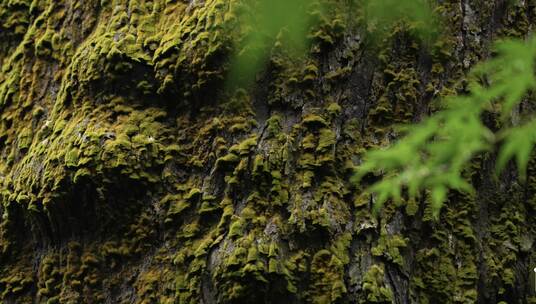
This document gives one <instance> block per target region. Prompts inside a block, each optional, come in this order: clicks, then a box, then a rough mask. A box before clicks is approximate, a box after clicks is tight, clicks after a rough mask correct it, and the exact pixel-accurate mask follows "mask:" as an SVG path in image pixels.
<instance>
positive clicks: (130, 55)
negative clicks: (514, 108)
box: [0, 0, 536, 304]
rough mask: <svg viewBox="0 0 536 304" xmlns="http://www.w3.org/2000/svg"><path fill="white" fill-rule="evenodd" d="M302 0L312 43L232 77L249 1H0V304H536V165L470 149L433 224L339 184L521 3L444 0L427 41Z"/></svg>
mask: <svg viewBox="0 0 536 304" xmlns="http://www.w3.org/2000/svg"><path fill="white" fill-rule="evenodd" d="M318 1H319V2H324V3H328V4H330V5H329V9H328V10H326V11H324V12H314V11H313V12H311V13H312V14H314V15H315V18H316V20H318V23H317V24H315V25H314V27H313V28H312V29H311V33H310V35H309V36H310V38H311V48H310V54H308V55H309V56H308V57H307V58H301V59H296V58H289V57H288V55H287V54H285V52H283V51H282V50H280V48H278V47H277V45H278V41H276V42H275V44H274V48H273V50H272V52H271V58H270V62H269V64H268V65H267V68H266V69H265V70H264V71H263V72H262V73H259V75H258V76H257V78H258V79H257V83H256V84H254V85H252V86H251V87H249V88H244V89H241V90H237V91H236V92H229V91H226V90H225V88H226V83H225V81H226V79H225V76H226V73H227V70H228V67H229V58H230V55H231V54H232V49H233V45H234V41H233V39H234V38H236V37H237V36H240V33H241V32H240V30H239V29H238V26H239V21H238V20H239V14H240V12H242V11H244V10H246V9H247V7H248V6H247V5H248V4H247V2H246V1H238V0H207V1H180V0H177V1H170V0H166V1H164V0H153V1H148V0H99V1H97V0H88V1H70V0H66V1H51V0H40V1H37V0H35V1H25V0H9V1H0V202H1V204H0V215H1V217H0V302H2V303H205V304H208V303H318V304H323V303H392V302H395V303H474V302H480V303H498V302H501V301H503V302H505V303H535V302H536V299H535V298H534V297H531V294H530V292H529V290H530V289H529V283H530V281H529V278H530V277H529V270H530V269H532V268H533V267H534V265H532V264H531V263H534V261H536V257H535V256H534V254H533V253H532V252H533V244H534V238H535V235H536V234H535V229H536V221H535V220H534V212H535V209H536V202H535V201H534V199H533V198H534V197H536V196H535V194H536V180H535V178H536V163H535V162H534V160H532V161H531V163H530V166H529V178H528V179H527V183H526V184H524V185H519V184H517V182H516V181H515V179H513V178H510V177H508V176H504V177H501V178H500V179H499V180H496V179H492V178H491V173H490V172H488V171H489V169H488V168H490V167H491V161H492V159H493V157H492V156H488V155H485V156H482V157H481V158H479V159H475V160H474V162H473V163H472V164H471V165H470V166H469V167H468V168H467V175H468V178H471V179H472V180H473V183H474V184H475V186H476V188H477V189H478V194H477V195H475V196H468V195H462V194H459V193H452V194H451V195H450V196H449V198H448V202H447V203H446V205H445V207H444V209H443V210H442V212H441V218H440V220H438V221H435V220H433V219H432V213H431V210H430V208H429V204H427V202H426V201H425V200H424V201H419V202H416V201H408V202H400V203H398V204H394V203H388V204H387V205H386V207H385V208H384V209H383V211H382V213H381V214H380V216H379V217H374V216H373V215H372V212H371V203H372V202H371V198H370V197H366V196H364V195H362V192H363V187H364V186H365V184H366V183H369V182H372V181H373V180H374V178H375V177H373V176H371V177H367V178H366V179H365V182H364V184H363V185H357V184H354V183H353V182H352V181H351V176H352V172H353V170H354V168H355V166H357V165H358V164H359V163H360V159H361V156H362V153H363V151H365V150H366V149H369V148H372V147H379V146H383V145H387V144H389V143H390V142H391V141H392V140H393V138H394V137H396V133H395V132H394V128H393V124H398V123H405V122H411V121H415V120H418V119H420V118H421V117H422V115H424V114H426V113H427V112H428V109H430V108H433V106H434V105H433V104H432V103H431V100H432V99H433V98H435V97H438V96H441V95H447V94H452V92H456V91H457V90H461V89H463V88H461V87H460V83H463V81H462V82H460V79H463V77H464V75H465V73H466V72H467V70H468V69H469V68H470V66H471V65H473V64H475V63H476V62H477V61H478V60H480V59H482V58H485V57H486V56H488V55H489V48H488V47H489V45H490V42H491V40H490V39H491V38H492V37H497V36H515V37H523V36H525V35H527V32H528V30H529V29H530V28H531V27H532V26H533V25H534V24H535V21H536V20H534V19H533V18H534V16H536V14H535V13H536V12H534V5H533V3H532V2H531V1H519V3H517V2H516V3H515V4H512V5H504V3H503V2H504V1H487V2H485V1H465V2H463V3H458V2H452V1H450V2H445V1H441V2H440V5H439V7H438V8H437V11H438V12H439V13H440V14H441V15H442V16H443V18H444V23H445V27H446V29H445V31H444V33H443V35H442V36H440V38H438V41H436V42H435V43H434V44H433V45H432V46H430V45H429V44H428V43H425V42H423V41H421V40H419V38H417V37H415V36H414V35H413V34H411V31H408V29H407V28H406V27H404V26H403V25H399V26H397V27H396V28H395V29H393V30H392V31H391V34H390V36H389V37H386V38H385V39H384V41H381V42H380V43H379V44H370V43H368V39H367V37H368V36H367V35H371V33H369V32H367V29H365V28H363V27H362V26H360V24H359V22H356V16H355V14H354V13H352V10H350V9H348V7H347V6H346V5H347V1H338V0H337V1H326V0H318ZM484 2H485V3H484ZM477 12H478V13H477ZM357 19H359V18H357ZM462 29H463V30H462ZM260 30H262V29H260Z"/></svg>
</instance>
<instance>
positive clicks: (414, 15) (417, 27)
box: [360, 0, 440, 41]
mask: <svg viewBox="0 0 536 304" xmlns="http://www.w3.org/2000/svg"><path fill="white" fill-rule="evenodd" d="M360 7H361V9H362V11H363V15H364V21H365V25H366V27H367V30H368V32H370V33H372V35H371V37H369V38H370V39H371V40H373V41H374V40H379V39H382V38H384V37H386V36H388V35H389V34H390V32H391V30H392V29H393V27H395V26H397V25H399V24H400V23H403V24H404V25H405V26H406V28H407V30H408V31H409V32H413V33H415V34H416V35H418V36H420V37H421V38H422V39H424V40H426V39H431V38H433V37H434V36H435V35H437V33H438V30H439V29H440V28H439V25H438V21H439V16H438V15H436V14H435V13H434V9H433V8H434V4H433V3H432V2H431V1H429V0H365V1H363V3H362V4H361V6H360Z"/></svg>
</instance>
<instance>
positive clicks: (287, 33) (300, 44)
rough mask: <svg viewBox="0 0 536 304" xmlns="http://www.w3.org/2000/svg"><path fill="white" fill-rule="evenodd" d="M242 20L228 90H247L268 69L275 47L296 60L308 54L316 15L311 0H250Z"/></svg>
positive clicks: (241, 17) (247, 2) (232, 60)
mask: <svg viewBox="0 0 536 304" xmlns="http://www.w3.org/2000/svg"><path fill="white" fill-rule="evenodd" d="M246 4H248V5H249V7H250V8H251V9H249V10H244V11H243V14H242V15H241V16H240V35H241V37H239V39H238V41H237V45H236V46H235V49H236V51H235V54H234V56H233V57H232V59H231V65H230V71H229V75H228V77H227V79H228V83H227V85H228V86H229V87H231V88H232V87H237V86H243V87H247V86H248V85H249V84H251V83H252V82H254V81H255V76H256V74H257V73H258V72H260V71H261V70H262V69H263V68H264V66H265V65H266V63H267V61H268V59H269V58H270V53H271V50H272V48H273V47H274V44H275V43H276V41H277V42H279V43H280V45H281V46H282V48H283V49H284V50H285V51H287V52H289V53H290V54H291V55H292V56H293V57H298V56H300V55H303V54H306V53H307V48H308V46H309V40H308V38H307V34H308V31H309V29H310V27H311V26H312V24H313V22H312V21H313V15H312V14H309V13H308V8H310V6H311V1H310V0H292V1H287V0H248V1H246Z"/></svg>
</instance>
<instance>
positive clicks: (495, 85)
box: [355, 37, 536, 217]
mask: <svg viewBox="0 0 536 304" xmlns="http://www.w3.org/2000/svg"><path fill="white" fill-rule="evenodd" d="M495 51H496V56H495V57H494V58H493V59H491V60H489V61H486V62H483V63H481V64H479V65H477V66H476V67H475V68H474V69H473V70H472V72H471V73H470V75H469V79H470V80H469V81H470V83H469V85H468V87H469V93H468V94H466V95H459V96H452V97H449V98H446V99H445V100H443V101H442V105H443V108H442V109H441V110H439V111H438V112H436V113H434V114H433V115H431V116H430V117H428V118H426V119H424V120H423V121H422V122H421V123H419V124H416V125H412V126H406V127H404V128H403V129H404V130H403V131H404V133H405V134H406V135H405V136H404V137H402V138H400V139H399V140H398V141H397V142H396V143H394V144H393V145H391V146H390V147H387V148H385V149H379V150H372V151H369V152H367V153H366V155H365V156H364V162H363V163H362V164H361V165H360V167H359V168H358V169H357V173H356V176H355V177H356V179H357V180H361V179H362V178H363V177H364V176H365V175H367V174H369V173H374V174H382V175H383V178H382V179H381V180H380V181H379V182H377V183H375V184H373V185H372V186H371V187H370V188H368V190H367V191H368V192H370V193H373V194H375V197H376V199H375V209H376V211H377V210H379V209H380V208H381V206H382V205H383V204H384V203H385V202H386V201H387V200H389V199H393V200H400V199H401V196H402V193H403V191H406V190H407V196H408V198H410V199H415V198H418V197H419V196H420V194H421V193H423V191H425V190H428V191H430V202H431V204H432V211H433V213H434V215H435V216H436V217H437V216H438V214H439V211H440V209H441V206H442V205H443V203H444V201H445V200H446V196H447V193H448V190H449V189H455V190H458V191H465V192H472V191H473V187H472V186H471V185H470V183H469V182H468V181H467V180H466V179H465V178H464V176H463V171H464V168H466V167H467V164H468V162H469V161H470V160H471V159H472V158H473V157H474V156H475V155H477V154H478V153H482V152H486V151H489V152H491V151H493V150H494V149H495V147H496V146H499V156H498V160H497V166H496V168H497V172H498V173H500V171H501V170H503V169H504V167H505V166H506V164H507V162H508V161H509V160H510V159H512V158H515V160H516V163H517V167H518V170H519V174H520V178H521V179H524V176H525V172H526V168H527V163H528V161H529V156H530V154H531V152H532V150H533V148H534V144H535V143H536V134H535V133H536V121H530V122H528V123H524V124H521V125H518V126H513V124H512V123H511V121H512V119H511V118H512V111H513V110H514V109H515V108H516V106H518V105H519V103H520V102H521V101H522V99H523V97H524V96H525V95H526V94H527V93H528V92H529V90H532V89H534V88H535V84H536V83H535V79H534V60H536V38H534V37H532V38H530V39H529V40H527V41H518V40H505V41H501V42H498V43H496V46H495ZM493 109H499V112H500V113H498V114H499V116H500V124H501V125H502V126H503V127H502V129H501V130H499V131H498V132H496V133H493V132H492V131H491V130H490V129H489V128H488V127H487V126H485V125H484V124H483V122H482V119H481V117H482V115H483V113H484V112H485V111H493Z"/></svg>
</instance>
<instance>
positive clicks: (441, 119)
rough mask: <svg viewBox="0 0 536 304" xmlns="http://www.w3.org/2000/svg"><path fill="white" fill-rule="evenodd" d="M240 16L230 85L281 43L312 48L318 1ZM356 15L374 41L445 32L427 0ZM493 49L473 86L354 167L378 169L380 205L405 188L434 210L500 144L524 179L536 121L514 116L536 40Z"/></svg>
mask: <svg viewBox="0 0 536 304" xmlns="http://www.w3.org/2000/svg"><path fill="white" fill-rule="evenodd" d="M247 3H248V5H249V7H250V8H251V9H249V10H245V11H244V14H243V15H242V16H241V18H242V20H241V21H240V28H241V29H240V38H239V39H238V40H237V44H236V52H235V54H234V56H233V57H232V58H231V62H230V72H229V75H228V85H229V86H231V87H237V86H243V87H246V86H248V85H250V84H251V83H253V82H254V81H255V77H256V74H257V73H259V72H260V71H261V70H262V69H263V68H264V66H265V65H266V63H267V61H268V60H269V58H270V55H271V51H272V49H273V47H274V45H275V44H276V42H277V43H278V44H279V45H280V46H281V47H282V48H283V49H284V50H285V51H286V52H288V53H289V54H290V55H291V56H295V57H298V56H303V55H304V54H305V55H307V54H308V51H307V50H308V46H309V40H308V35H307V34H308V32H309V30H310V28H311V27H312V26H314V24H313V23H314V19H313V18H312V16H313V14H311V13H309V12H308V11H309V10H310V9H311V7H312V6H313V5H315V4H318V2H316V1H309V0H292V1H285V0H249V2H247ZM357 3H358V6H357V9H358V10H359V12H358V13H357V14H356V16H361V17H360V18H361V19H362V20H363V21H364V22H365V26H366V28H367V31H368V32H369V33H371V36H372V37H370V39H371V40H372V41H374V40H378V39H382V38H383V37H386V35H387V36H388V34H389V31H390V30H391V29H392V28H393V27H395V26H398V25H400V24H404V25H405V28H407V30H408V31H410V32H414V33H416V34H417V35H419V36H420V37H421V38H423V39H429V38H433V37H434V36H435V35H437V33H438V32H439V31H440V28H439V26H438V24H439V18H438V16H437V15H436V14H434V7H433V4H432V3H431V2H430V1H429V0H362V1H357ZM495 52H496V56H495V57H494V58H493V59H491V60H488V61H486V62H483V63H481V64H479V65H477V66H476V67H475V68H474V69H473V70H472V71H471V73H470V75H469V79H470V80H469V85H468V89H469V92H468V93H467V94H465V95H458V96H451V97H448V98H445V99H444V100H442V101H441V104H442V108H441V109H440V110H439V111H437V112H436V113H434V114H433V115H431V116H430V117H428V118H426V119H424V120H423V121H422V122H421V123H419V124H416V125H411V126H400V127H399V129H400V131H401V134H405V136H403V137H401V138H400V139H399V140H398V141H397V142H396V143H394V144H392V145H391V146H389V147H386V148H383V149H378V150H371V151H368V152H367V153H366V154H365V156H364V161H363V163H362V164H361V165H360V166H359V168H358V169H357V172H356V174H355V179H354V180H355V181H356V182H359V181H360V180H362V179H363V177H365V176H366V175H368V174H370V173H372V174H375V175H381V176H382V178H381V179H380V181H378V182H376V183H375V184H373V185H372V186H370V187H369V188H368V189H367V190H366V191H367V193H370V194H374V197H375V204H374V206H375V208H374V209H375V211H378V210H379V209H380V208H381V207H382V206H383V204H384V203H385V202H386V201H388V200H390V199H392V200H400V199H401V198H402V196H403V195H406V196H407V197H408V198H410V199H416V198H418V197H420V196H421V195H422V193H423V192H425V191H429V194H430V202H431V204H432V210H433V213H434V215H435V216H438V214H439V211H440V209H441V207H442V205H443V203H444V202H445V200H446V198H447V194H448V191H449V189H455V190H458V191H464V192H473V187H472V186H471V184H470V183H469V181H467V180H466V178H464V176H463V171H464V168H466V167H467V164H468V163H469V162H470V160H471V159H472V158H473V157H474V156H475V155H477V154H479V153H483V152H489V151H493V150H494V149H495V148H496V147H499V155H498V160H497V167H496V169H497V172H498V173H500V171H501V170H503V169H504V168H505V166H506V164H507V163H508V162H509V161H510V160H511V159H515V161H516V164H517V167H518V169H519V173H520V178H521V179H522V180H523V179H524V176H525V172H526V167H527V162H528V160H529V156H530V154H531V152H532V150H533V148H534V144H535V143H536V134H535V131H534V130H536V120H533V121H530V122H528V123H524V124H523V123H522V124H520V125H515V126H514V125H513V124H512V123H511V120H512V119H511V117H512V111H513V110H514V109H515V108H516V106H517V105H518V104H519V103H520V102H521V100H522V99H523V97H524V96H525V95H526V94H527V93H528V92H529V91H530V90H532V89H534V87H535V84H536V81H535V78H534V61H535V54H536V39H534V38H531V39H529V40H527V41H519V40H504V41H500V42H498V43H496V45H495ZM496 109H499V112H500V118H499V120H500V124H501V125H502V129H501V130H499V131H498V132H495V133H494V132H492V131H491V130H490V129H489V128H488V127H487V126H486V125H485V124H484V123H483V121H482V115H483V113H484V112H485V111H491V112H493V111H495V110H496Z"/></svg>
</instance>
